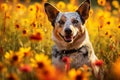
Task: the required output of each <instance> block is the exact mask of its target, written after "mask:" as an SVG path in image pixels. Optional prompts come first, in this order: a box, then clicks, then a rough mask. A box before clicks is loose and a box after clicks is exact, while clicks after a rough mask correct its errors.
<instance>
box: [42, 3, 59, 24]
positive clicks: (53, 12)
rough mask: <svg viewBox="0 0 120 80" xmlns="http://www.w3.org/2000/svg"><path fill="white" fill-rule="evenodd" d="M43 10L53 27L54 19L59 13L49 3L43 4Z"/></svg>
mask: <svg viewBox="0 0 120 80" xmlns="http://www.w3.org/2000/svg"><path fill="white" fill-rule="evenodd" d="M44 8H45V12H46V14H47V16H48V20H49V21H50V22H51V23H52V25H54V22H55V19H56V17H57V15H58V13H59V11H58V10H57V9H56V8H55V7H54V6H52V5H51V4H49V3H45V4H44Z"/></svg>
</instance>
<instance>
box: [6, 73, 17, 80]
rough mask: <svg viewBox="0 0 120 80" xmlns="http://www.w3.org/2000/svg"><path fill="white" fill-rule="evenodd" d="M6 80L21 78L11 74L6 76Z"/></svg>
mask: <svg viewBox="0 0 120 80" xmlns="http://www.w3.org/2000/svg"><path fill="white" fill-rule="evenodd" d="M6 80H19V78H18V76H17V75H16V74H15V73H10V74H8V75H7V76H6Z"/></svg>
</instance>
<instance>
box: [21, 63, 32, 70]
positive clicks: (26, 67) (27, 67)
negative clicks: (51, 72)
mask: <svg viewBox="0 0 120 80" xmlns="http://www.w3.org/2000/svg"><path fill="white" fill-rule="evenodd" d="M19 70H20V71H21V72H31V71H32V68H31V67H30V66H29V65H27V64H24V65H23V66H21V67H20V68H19Z"/></svg>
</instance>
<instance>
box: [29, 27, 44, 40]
mask: <svg viewBox="0 0 120 80" xmlns="http://www.w3.org/2000/svg"><path fill="white" fill-rule="evenodd" d="M43 35H44V33H43V31H42V30H41V29H37V30H36V31H35V33H34V34H32V35H30V37H29V38H30V40H36V41H41V40H42V39H43Z"/></svg>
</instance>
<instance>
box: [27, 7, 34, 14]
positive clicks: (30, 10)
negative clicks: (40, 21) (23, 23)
mask: <svg viewBox="0 0 120 80" xmlns="http://www.w3.org/2000/svg"><path fill="white" fill-rule="evenodd" d="M28 12H29V13H31V14H35V13H36V7H35V6H34V5H30V6H29V7H28Z"/></svg>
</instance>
